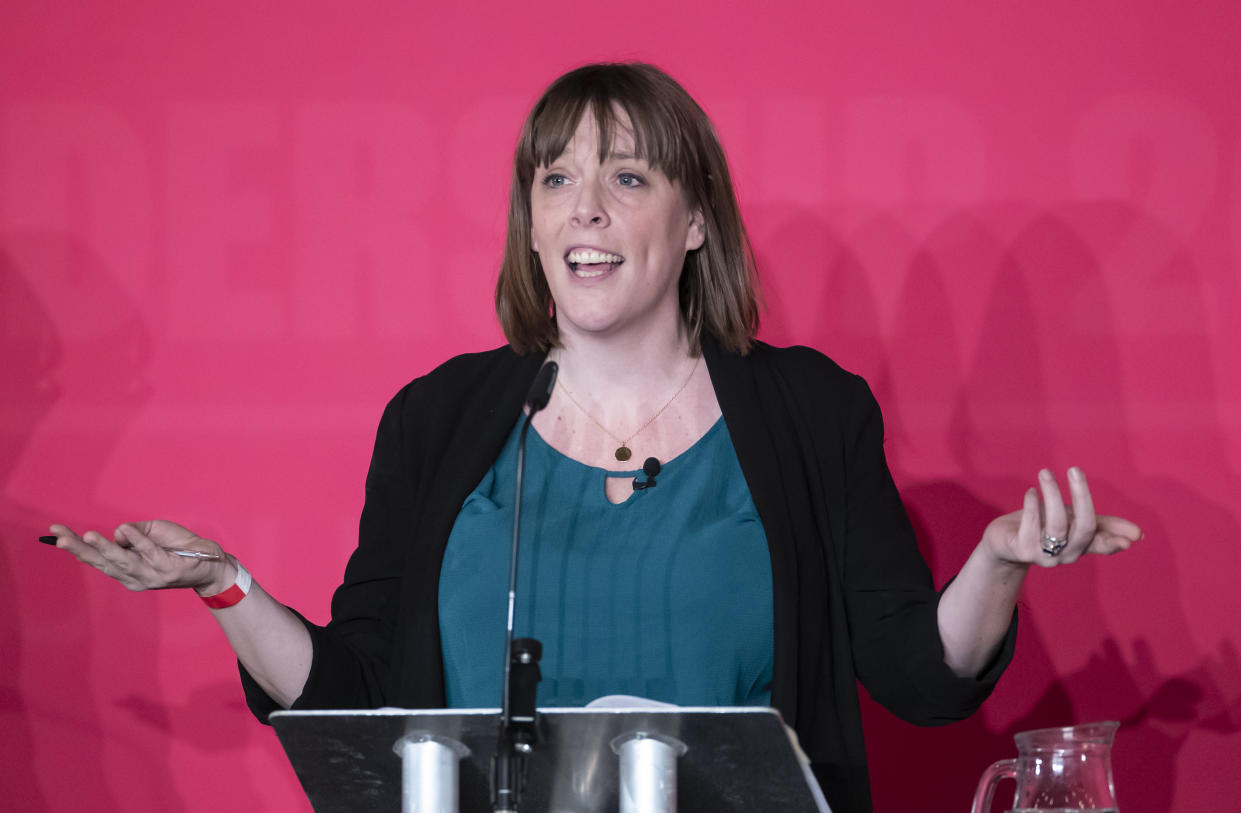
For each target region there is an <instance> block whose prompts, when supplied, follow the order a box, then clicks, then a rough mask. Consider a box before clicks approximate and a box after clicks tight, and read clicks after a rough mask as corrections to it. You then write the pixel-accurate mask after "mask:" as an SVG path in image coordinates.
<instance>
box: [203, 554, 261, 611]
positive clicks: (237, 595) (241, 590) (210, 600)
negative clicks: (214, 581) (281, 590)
mask: <svg viewBox="0 0 1241 813" xmlns="http://www.w3.org/2000/svg"><path fill="white" fill-rule="evenodd" d="M234 562H235V563H236V565H237V578H236V580H234V581H233V586H232V587H230V588H228V589H227V590H225V591H224V592H223V593H216V594H215V595H214V596H199V598H201V599H202V600H203V604H206V605H207V606H208V607H210V608H211V609H213V610H223V609H224V608H225V607H232V606H233V605H234V604H236V603H237V602H239V601H241V600H242V599H243V598H245V597H246V594H247V593H249V592H250V583H251V578H250V571H248V570H246V569H245V568H244V567H242V565H241V562H236V560H234Z"/></svg>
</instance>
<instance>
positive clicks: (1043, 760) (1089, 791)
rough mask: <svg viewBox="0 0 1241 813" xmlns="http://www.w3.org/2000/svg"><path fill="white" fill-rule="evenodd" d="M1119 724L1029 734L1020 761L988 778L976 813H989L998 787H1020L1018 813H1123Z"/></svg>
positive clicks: (1020, 741)
mask: <svg viewBox="0 0 1241 813" xmlns="http://www.w3.org/2000/svg"><path fill="white" fill-rule="evenodd" d="M1119 726H1120V724H1119V723H1113V722H1106V723H1087V724H1085V725H1075V726H1066V727H1064V728H1041V729H1038V730H1036V731H1023V732H1021V733H1020V734H1017V735H1016V736H1015V737H1013V739H1014V740H1015V741H1016V743H1017V758H1016V759H1002V760H1000V761H999V762H996V763H995V764H993V765H992V766H991V767H989V768H987V770H986V771H984V772H983V775H982V779H980V780H979V782H978V790H977V791H976V792H975V793H974V807H973V813H988V811H990V810H991V799H992V797H993V796H994V795H995V789H996V786H997V785H998V784H999V783H1000V782H1001V781H1002V780H1004V779H1012V780H1015V781H1016V783H1017V792H1016V794H1014V796H1013V806H1012V808H1011V811H1012V813H1053V811H1054V813H1067V811H1073V813H1117V806H1116V792H1115V789H1114V787H1113V786H1112V739H1113V737H1115V735H1116V729H1117V728H1119Z"/></svg>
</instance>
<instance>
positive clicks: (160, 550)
mask: <svg viewBox="0 0 1241 813" xmlns="http://www.w3.org/2000/svg"><path fill="white" fill-rule="evenodd" d="M50 530H51V532H52V533H53V534H55V535H56V547H58V548H62V549H64V550H67V551H69V552H70V553H72V554H73V555H74V556H75V557H76V558H77V559H78V561H79V562H83V563H85V564H88V565H90V566H91V567H93V568H95V569H96V570H98V571H100V572H102V573H104V574H105V575H107V576H111V577H112V578H113V579H116V580H117V581H118V582H120V583H121V584H123V585H124V586H125V587H126V588H127V589H129V590H165V589H168V588H172V587H192V588H194V589H195V590H197V591H198V592H199V593H200V594H201V595H204V596H209V595H213V594H215V593H220V592H223V591H224V590H227V589H228V588H229V586H230V585H231V584H232V583H233V580H234V579H235V578H236V575H237V569H236V564H235V560H234V559H233V558H232V557H231V556H230V555H228V554H227V553H225V552H224V550H223V549H222V548H221V547H220V546H219V545H218V544H216V543H215V542H213V541H211V540H210V539H204V538H203V537H201V536H199V535H198V534H196V533H194V532H193V531H191V530H189V529H188V528H183V527H181V526H180V525H178V524H176V523H175V522H168V521H167V520H162V519H156V520H150V521H147V522H133V523H126V524H124V525H122V526H120V527H119V528H117V529H116V532H115V533H114V534H113V539H108V538H107V537H105V536H104V535H103V534H101V533H99V532H97V531H87V532H86V533H84V534H82V535H81V536H78V535H77V534H76V533H74V531H73V530H72V529H71V528H69V527H68V526H67V525H53V526H52V527H51V529H50ZM168 548H177V549H180V550H193V551H199V552H201V553H208V554H214V555H217V556H219V557H220V558H219V559H215V560H212V559H199V558H194V557H189V556H179V555H177V554H175V553H170V552H169V551H168V550H167V549H168Z"/></svg>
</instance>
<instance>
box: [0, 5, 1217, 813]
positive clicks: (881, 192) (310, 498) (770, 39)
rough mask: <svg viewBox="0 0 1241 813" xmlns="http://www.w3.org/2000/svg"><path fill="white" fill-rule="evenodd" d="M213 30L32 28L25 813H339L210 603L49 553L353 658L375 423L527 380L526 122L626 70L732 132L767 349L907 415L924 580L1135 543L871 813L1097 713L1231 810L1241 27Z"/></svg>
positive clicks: (6, 485) (1032, 613) (410, 23)
mask: <svg viewBox="0 0 1241 813" xmlns="http://www.w3.org/2000/svg"><path fill="white" fill-rule="evenodd" d="M190 5H191V4H169V3H158V2H136V1H135V0H128V1H122V0H113V1H112V2H106V3H105V2H94V3H65V2H41V3H17V2H13V3H5V4H4V5H3V8H2V10H0V297H2V299H0V316H2V323H0V337H2V341H3V344H2V351H0V352H2V355H0V364H2V365H3V368H2V369H3V374H2V375H0V387H2V388H3V392H4V396H3V402H2V406H0V408H2V409H3V416H4V417H3V422H2V426H0V438H2V439H3V440H2V442H3V446H0V495H2V498H3V502H2V504H0V542H2V544H0V634H2V635H3V638H2V640H0V664H2V667H0V714H2V715H3V716H2V717H0V731H2V732H3V735H2V736H0V756H2V758H0V786H2V787H0V794H2V795H0V798H2V799H3V800H4V801H3V803H0V804H3V806H4V807H9V808H12V809H20V810H24V811H61V810H69V809H75V808H76V807H77V806H78V803H79V802H89V805H88V806H89V807H90V808H91V809H94V810H97V811H154V810H171V811H209V810H257V809H261V810H271V811H305V810H308V809H309V806H308V805H307V803H306V802H305V800H304V798H303V797H302V795H301V793H300V790H299V788H298V786H297V784H296V780H295V778H294V777H293V774H292V771H291V770H290V769H289V767H288V766H287V764H286V762H285V759H284V757H283V752H282V751H281V749H280V747H279V745H278V743H277V742H276V740H275V738H274V736H273V735H272V733H271V731H270V730H269V729H267V728H265V727H262V726H260V725H258V724H257V723H255V722H254V721H253V720H252V719H251V718H250V717H249V715H248V713H247V712H246V711H245V710H244V708H243V705H242V700H241V694H240V690H239V688H238V684H237V680H236V676H235V669H234V666H233V663H232V661H231V659H230V657H229V652H228V649H227V646H226V645H225V643H224V641H223V639H222V636H221V635H220V634H219V633H218V630H217V629H216V627H215V625H214V624H213V623H212V621H211V619H210V618H209V616H208V613H207V612H206V611H205V610H204V609H203V608H202V606H201V605H200V604H199V602H197V601H196V600H195V599H194V598H193V597H192V596H189V595H186V594H183V593H174V594H143V595H131V594H128V593H127V592H125V591H124V590H123V589H120V588H119V587H117V586H116V585H115V584H112V583H111V582H109V581H108V580H106V579H104V578H102V577H100V576H98V575H97V574H95V573H93V572H88V571H87V570H85V569H84V568H82V567H79V566H77V565H76V563H74V562H73V561H72V560H71V559H70V558H69V557H67V556H64V555H57V553H56V552H55V551H53V550H50V549H48V548H46V547H44V546H42V545H39V544H38V543H37V542H35V537H36V536H37V535H38V534H39V533H40V532H41V531H42V530H43V529H44V528H45V527H46V525H47V524H48V523H49V522H51V521H53V520H57V519H63V520H65V521H68V522H70V523H72V524H74V525H75V526H77V527H79V528H86V527H94V528H100V529H104V530H108V529H111V528H112V527H113V526H115V525H116V524H117V523H119V522H121V521H124V520H128V519H138V518H147V517H155V516H160V517H169V518H176V519H179V520H181V521H182V522H184V523H186V524H188V525H190V526H191V527H194V528H196V529H198V530H199V531H200V532H202V533H204V534H206V535H210V536H214V538H217V539H219V540H220V541H221V542H222V543H223V544H224V545H225V546H226V547H227V548H229V549H230V550H232V551H234V552H235V553H237V554H238V555H239V556H240V557H241V558H242V559H243V560H244V561H245V562H246V563H247V564H248V565H249V566H250V568H251V569H252V570H253V572H254V573H255V575H256V577H257V578H258V579H259V580H260V581H261V582H262V583H263V584H264V586H266V587H267V588H268V589H269V590H271V591H272V592H273V593H275V594H276V595H278V596H280V597H281V598H282V599H284V600H285V601H287V602H289V603H290V604H293V605H294V606H297V607H299V608H301V609H302V610H303V611H304V612H306V614H307V615H309V616H310V617H311V618H314V619H317V620H326V617H327V610H328V599H329V597H330V594H331V590H332V589H333V587H334V586H335V584H336V582H337V580H338V578H339V576H340V573H341V570H342V567H343V565H344V562H345V559H346V557H347V556H348V554H349V552H350V550H351V548H352V545H353V543H354V542H353V540H354V533H355V523H356V517H357V514H358V511H359V508H360V505H361V499H362V480H363V476H364V473H365V469H366V465H367V457H368V454H369V447H370V443H371V440H372V432H373V430H374V426H375V424H376V422H377V420H378V416H379V412H380V409H381V408H382V406H383V404H384V403H385V401H386V399H387V398H388V397H389V396H390V395H391V394H392V393H393V392H394V391H395V390H396V389H397V388H398V387H399V386H400V385H402V384H404V383H405V382H406V381H407V380H408V379H410V378H411V377H413V376H415V375H417V374H419V373H421V372H424V371H426V370H427V369H429V368H430V367H431V366H433V365H434V364H436V363H437V362H438V361H440V360H442V359H444V358H445V357H447V356H448V355H450V354H454V353H457V352H463V351H467V350H474V349H482V348H486V347H489V346H493V345H495V344H497V343H498V342H499V341H500V334H499V331H498V329H497V327H496V325H495V320H494V318H493V315H492V312H491V306H490V298H491V295H490V289H491V287H492V284H493V282H494V278H495V274H496V267H497V263H498V257H499V254H500V249H501V237H502V232H503V222H504V205H505V196H506V188H507V172H508V163H509V155H510V151H511V149H512V145H513V142H514V138H515V135H516V132H517V128H518V124H519V121H520V118H521V115H522V114H523V112H524V110H525V109H526V108H527V107H528V105H529V104H530V103H531V102H532V101H533V99H534V97H535V96H536V95H537V92H538V90H539V89H540V88H541V87H542V86H543V85H544V84H545V83H546V82H547V81H549V80H550V79H551V78H552V77H554V76H555V75H557V74H559V73H560V72H562V71H563V70H565V69H567V68H569V67H571V66H574V65H576V64H579V63H581V62H583V61H590V60H596V59H601V58H624V59H629V58H639V59H646V60H650V61H653V62H656V63H657V64H659V65H661V66H663V67H665V68H666V69H668V70H669V71H670V72H671V73H672V74H673V75H675V76H677V77H678V78H680V79H681V80H682V81H683V83H684V84H685V85H686V86H687V88H688V89H689V90H690V91H691V92H692V93H694V94H695V95H696V96H697V97H698V98H699V99H700V100H701V101H702V102H703V104H704V106H705V107H706V108H707V110H708V112H709V113H710V114H711V115H712V116H713V117H714V118H715V120H716V122H717V124H718V125H719V128H720V131H721V132H722V134H723V138H724V142H725V146H726V148H727V149H728V152H729V155H730V157H731V161H732V165H733V168H734V170H735V173H736V177H737V182H738V187H739V191H740V196H741V200H742V206H743V209H744V211H745V214H746V217H747V221H748V223H749V226H750V229H751V232H752V237H753V239H754V243H755V247H756V250H757V254H758V257H759V260H760V263H761V269H762V272H763V274H764V279H765V283H766V294H767V300H768V311H767V314H766V319H765V322H764V327H763V330H762V337H763V338H765V339H766V340H768V341H772V342H775V343H792V342H796V343H803V344H810V345H813V346H815V347H818V348H820V349H822V350H823V351H825V352H827V353H829V354H830V355H832V356H834V357H835V358H836V359H837V360H838V361H840V362H841V363H842V364H844V365H845V366H846V367H849V368H851V369H853V370H856V371H858V372H860V373H862V374H864V375H865V376H867V378H868V379H869V380H870V381H871V383H872V385H873V386H874V388H875V390H876V392H877V394H878V395H879V397H880V401H881V403H883V405H884V407H885V412H886V415H887V418H888V447H889V455H890V461H891V463H892V466H893V469H894V472H895V473H896V476H897V479H898V481H899V482H900V484H901V485H902V486H903V489H904V493H905V495H906V497H907V500H908V504H909V507H910V510H911V512H912V514H913V515H914V516H915V518H916V521H917V523H918V525H919V526H920V529H921V530H922V532H923V541H924V550H925V552H926V555H927V557H928V559H929V560H930V561H931V563H932V566H933V567H934V569H935V572H936V574H937V578H939V579H941V580H942V579H945V578H947V577H948V576H949V575H950V574H951V573H952V572H954V571H955V569H956V568H957V567H958V566H959V565H960V564H961V562H963V561H964V558H965V556H966V554H967V552H968V551H969V549H970V548H971V547H972V546H973V544H974V542H975V541H976V539H977V538H978V535H979V533H980V530H981V528H982V526H983V525H984V524H985V522H986V521H987V520H988V519H989V518H990V517H991V516H993V515H995V514H998V513H1001V512H1004V511H1008V510H1010V509H1012V508H1014V507H1016V506H1017V505H1018V504H1019V501H1020V497H1021V494H1022V491H1023V490H1024V488H1025V487H1026V485H1027V484H1030V483H1031V482H1032V478H1033V475H1034V472H1035V471H1036V470H1037V468H1038V467H1040V466H1043V465H1050V466H1054V467H1056V468H1057V469H1058V470H1061V471H1062V470H1063V469H1064V468H1066V467H1067V466H1069V465H1072V464H1079V465H1082V466H1083V467H1085V469H1086V470H1087V472H1088V473H1089V474H1090V476H1091V482H1092V484H1093V486H1094V488H1095V491H1096V494H1097V502H1098V503H1099V504H1100V505H1101V506H1103V507H1105V508H1106V509H1108V510H1109V511H1111V512H1114V513H1122V514H1125V515H1128V516H1131V517H1133V518H1135V519H1136V520H1137V521H1139V522H1140V523H1141V524H1142V525H1143V527H1144V528H1145V530H1146V535H1147V538H1146V540H1145V541H1144V542H1143V543H1142V545H1141V546H1140V547H1139V548H1138V549H1136V550H1134V551H1132V552H1131V553H1129V554H1127V555H1124V556H1121V557H1117V558H1113V559H1110V560H1107V561H1098V560H1092V561H1086V562H1083V563H1081V564H1078V565H1076V566H1074V567H1072V568H1069V569H1065V570H1063V571H1060V572H1054V573H1048V572H1035V573H1033V575H1032V576H1031V578H1030V580H1029V583H1028V587H1027V589H1026V592H1025V594H1024V598H1023V601H1022V612H1023V619H1022V629H1021V635H1020V640H1019V644H1018V653H1017V658H1016V661H1015V662H1014V664H1013V666H1012V667H1011V668H1010V670H1009V672H1008V674H1007V675H1006V676H1005V678H1004V679H1003V681H1002V682H1001V683H1000V686H999V688H998V690H997V691H996V693H995V696H994V697H993V698H992V700H990V701H989V702H988V704H987V705H986V706H985V707H984V709H983V710H982V712H980V713H979V714H978V715H976V717H975V718H974V719H972V720H970V721H968V722H966V723H964V724H961V725H958V726H955V727H952V728H948V729H938V730H928V731H924V730H917V729H913V728H912V727H910V726H907V725H905V724H903V723H900V722H898V721H895V720H893V719H892V718H891V717H890V716H889V715H887V713H886V712H884V711H882V710H881V709H878V708H877V707H869V706H868V708H867V713H866V714H867V725H868V729H869V746H870V750H871V753H872V768H871V770H872V775H873V781H874V785H875V797H876V802H877V806H878V809H879V810H880V811H886V812H887V813H895V812H896V811H907V810H912V809H930V810H946V811H947V810H963V809H965V807H964V806H965V805H966V804H968V800H969V796H970V794H971V792H972V788H973V783H974V781H975V779H976V777H977V775H978V774H979V772H980V771H981V770H982V768H983V767H984V766H985V765H986V764H987V763H989V762H990V761H991V760H993V759H997V758H1000V757H1004V756H1008V755H1010V754H1011V753H1012V751H1013V746H1012V742H1011V739H1010V737H1011V735H1012V733H1013V732H1015V731H1018V730H1021V729H1025V728H1030V727H1037V726H1044V725H1056V724H1064V723H1068V722H1071V721H1088V720H1096V719H1117V720H1121V721H1123V727H1122V729H1121V733H1120V735H1119V738H1118V746H1117V749H1116V763H1117V766H1116V770H1117V786H1118V793H1119V798H1120V801H1121V805H1122V808H1123V809H1124V810H1125V811H1126V813H1137V812H1138V811H1152V812H1153V811H1167V810H1173V811H1197V810H1238V809H1239V808H1238V802H1237V795H1236V792H1237V779H1236V771H1237V766H1238V764H1241V733H1239V731H1241V659H1239V655H1238V647H1239V646H1241V632H1239V624H1238V618H1241V598H1239V595H1241V591H1238V590H1237V589H1236V587H1235V585H1236V581H1237V575H1238V565H1237V556H1236V553H1235V551H1236V549H1237V543H1238V540H1241V507H1239V506H1238V504H1237V495H1238V493H1241V490H1239V488H1238V486H1239V485H1241V477H1239V476H1238V471H1239V468H1241V419H1239V418H1238V415H1239V414H1241V411H1239V409H1238V408H1239V407H1241V370H1239V365H1238V360H1239V353H1238V351H1237V349H1236V348H1237V347H1238V346H1239V345H1241V318H1238V317H1239V315H1241V308H1239V307H1238V306H1239V305H1241V298H1239V290H1238V288H1239V286H1238V281H1239V277H1238V268H1239V267H1241V94H1239V93H1238V90H1239V87H1238V78H1239V77H1241V70H1239V68H1241V64H1239V63H1241V58H1239V57H1238V54H1239V53H1241V48H1238V46H1237V42H1238V41H1239V39H1241V25H1239V24H1241V11H1238V10H1237V8H1238V7H1237V6H1236V4H1235V3H1233V2H1223V1H1222V0H1220V1H1219V2H1201V3H1193V4H1184V6H1180V5H1174V4H1171V3H1167V4H1162V3H1154V2H1129V3H1111V2H1095V3H1080V2H1042V3H1038V4H1034V3H1028V4H1025V3H977V4H969V3H962V2H940V3H923V2H918V1H917V0H909V1H908V2H891V1H889V2H879V3H875V2H871V3H856V4H855V3H779V2H777V3H775V4H774V5H773V6H772V7H771V8H769V9H767V10H764V11H762V12H761V13H760V12H757V11H755V12H753V13H751V12H749V11H747V10H745V8H744V6H743V4H733V5H734V7H733V8H728V7H727V6H726V5H725V4H718V3H690V4H678V5H675V6H673V5H672V4H669V3H667V2H663V0H660V2H650V1H649V0H634V2H629V3H625V4H623V5H621V6H616V5H614V4H613V5H608V6H604V7H591V6H584V5H582V4H580V3H567V2H545V3H540V4H537V5H535V6H529V7H525V6H522V5H521V4H513V3H494V4H492V5H491V6H489V7H473V6H471V5H470V4H464V3H463V4H460V6H459V7H453V6H452V4H439V5H437V6H436V7H429V6H428V5H427V4H413V3H370V2H366V3H354V4H344V3H319V4H317V5H316V4H309V3H304V2H296V1H295V0H284V1H283V2H272V3H265V4H251V3H238V2H215V3H210V4H194V5H199V6H201V7H200V8H198V9H197V10H195V9H191V8H188V7H189V6H190ZM258 5H261V6H262V7H263V10H261V11H260V10H255V9H254V8H251V6H258ZM906 773H909V774H912V775H913V779H912V780H910V779H906V778H903V774H906Z"/></svg>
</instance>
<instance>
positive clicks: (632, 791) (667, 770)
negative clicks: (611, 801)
mask: <svg viewBox="0 0 1241 813" xmlns="http://www.w3.org/2000/svg"><path fill="white" fill-rule="evenodd" d="M612 750H613V751H614V752H615V753H617V754H618V755H620V813H676V810H677V759H678V758H679V757H681V756H683V755H684V754H685V752H686V751H688V750H689V748H688V747H687V746H686V745H685V743H683V742H681V741H680V740H678V739H675V738H673V737H669V736H667V735H659V734H650V733H648V732H645V731H631V732H629V733H628V734H622V735H620V736H619V737H617V738H616V739H614V740H612Z"/></svg>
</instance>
